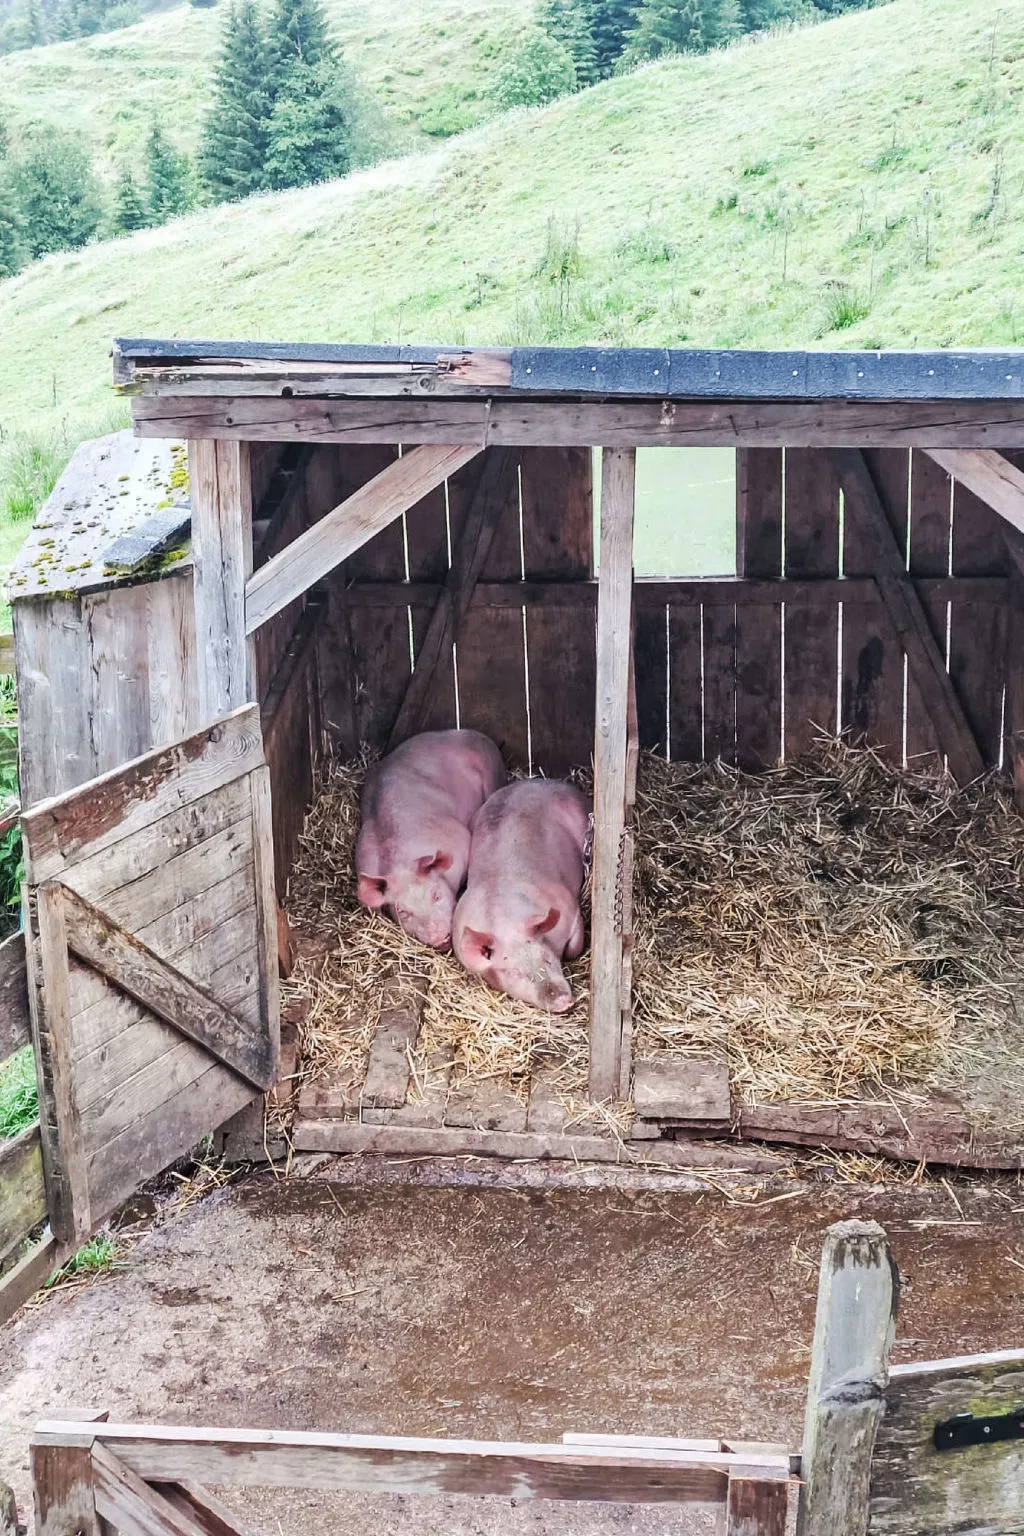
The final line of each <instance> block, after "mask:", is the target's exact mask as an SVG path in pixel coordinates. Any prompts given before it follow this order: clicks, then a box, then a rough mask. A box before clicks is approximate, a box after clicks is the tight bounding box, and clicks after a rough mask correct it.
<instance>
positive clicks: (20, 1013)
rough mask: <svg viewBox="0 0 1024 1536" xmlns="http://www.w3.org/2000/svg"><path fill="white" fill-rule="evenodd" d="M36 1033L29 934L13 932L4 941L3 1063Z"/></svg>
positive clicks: (0, 988) (0, 987) (0, 996)
mask: <svg viewBox="0 0 1024 1536" xmlns="http://www.w3.org/2000/svg"><path fill="white" fill-rule="evenodd" d="M31 1036H32V1021H31V1018H30V1017H29V1011H28V977H27V973H26V971H25V935H24V933H12V934H11V937H10V938H9V939H5V940H4V941H3V943H2V944H0V1066H2V1065H3V1063H4V1062H5V1061H6V1060H7V1058H8V1057H9V1056H13V1055H14V1053H15V1051H20V1050H21V1048H22V1046H24V1045H27V1044H28V1042H29V1040H30V1039H31Z"/></svg>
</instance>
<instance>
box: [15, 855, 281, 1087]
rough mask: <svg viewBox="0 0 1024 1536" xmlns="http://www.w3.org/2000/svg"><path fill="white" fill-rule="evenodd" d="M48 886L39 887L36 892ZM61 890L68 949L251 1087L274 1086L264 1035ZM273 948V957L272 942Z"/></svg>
mask: <svg viewBox="0 0 1024 1536" xmlns="http://www.w3.org/2000/svg"><path fill="white" fill-rule="evenodd" d="M47 889H48V888H47V887H42V888H41V891H40V894H42V891H44V890H47ZM59 893H60V898H61V900H62V902H63V906H64V920H65V926H66V933H67V946H68V949H69V950H71V951H72V952H73V953H74V954H76V955H78V956H79V958H80V959H82V960H85V961H86V962H87V963H88V964H89V965H90V966H92V967H93V968H94V969H95V970H97V971H99V972H100V973H101V975H103V976H106V977H107V978H108V980H110V981H112V982H113V983H114V985H115V986H117V987H119V988H120V990H121V991H122V992H126V993H127V994H128V996H129V997H133V998H134V999H135V1000H136V1002H138V1003H141V1004H142V1006H143V1007H144V1008H147V1009H148V1010H149V1011H150V1013H153V1014H155V1015H156V1017H157V1018H158V1019H163V1020H164V1022H165V1023H167V1024H170V1025H172V1026H173V1028H174V1029H177V1030H179V1031H180V1032H181V1033H182V1034H185V1035H187V1036H188V1037H189V1038H190V1039H191V1040H194V1041H195V1043H196V1044H197V1045H201V1046H203V1048H204V1049H205V1050H207V1051H209V1052H210V1054H211V1055H212V1056H214V1057H216V1059H217V1060H218V1061H220V1062H223V1064H224V1065H225V1066H228V1067H230V1068H231V1069H232V1070H233V1071H234V1072H237V1073H238V1075H239V1076H240V1077H243V1078H245V1079H246V1081H247V1082H249V1083H251V1084H252V1085H253V1087H254V1088H258V1089H265V1088H269V1087H270V1086H271V1085H272V1083H273V1082H274V1080H275V1075H276V1062H275V1060H274V1053H273V1050H272V1047H271V1043H270V1041H269V1040H268V1039H267V1037H266V1035H265V1034H262V1032H261V1033H260V1034H255V1033H254V1032H253V1031H251V1030H250V1029H249V1028H247V1027H246V1025H245V1024H244V1023H243V1022H242V1020H241V1019H238V1018H236V1017H235V1015H234V1014H233V1013H231V1011H230V1010H229V1009H227V1008H225V1007H224V1006H223V1005H222V1004H221V1003H220V1002H218V1001H217V999H216V998H214V997H211V996H209V995H208V994H207V993H205V992H204V991H203V990H202V988H200V987H198V986H196V984H195V982H193V981H192V980H191V979H190V978H189V977H188V976H186V975H184V974H183V973H182V972H181V971H179V970H178V969H177V968H176V967H175V966H173V965H171V964H170V963H169V962H168V961H166V960H164V959H162V958H161V957H160V956H159V955H158V954H156V953H155V952H154V951H153V950H152V949H150V948H149V946H148V945H146V944H144V943H143V942H142V941H141V940H140V939H138V938H136V937H135V936H134V935H133V934H131V933H128V932H127V931H126V930H125V929H124V928H121V927H120V926H119V925H118V924H117V923H114V922H111V920H110V918H108V917H107V916H106V914H105V913H104V912H101V911H100V910H99V908H98V907H94V906H93V905H92V904H91V903H90V902H87V901H85V900H83V898H82V897H81V896H79V895H78V894H77V893H76V892H75V891H72V890H70V889H69V888H68V887H67V886H61V887H59ZM275 937H276V935H275ZM271 953H272V954H274V955H275V956H276V944H275V946H274V948H273V949H272V951H271Z"/></svg>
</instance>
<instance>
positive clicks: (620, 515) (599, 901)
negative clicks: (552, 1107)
mask: <svg viewBox="0 0 1024 1536" xmlns="http://www.w3.org/2000/svg"><path fill="white" fill-rule="evenodd" d="M635 487H636V453H635V451H634V450H633V449H631V448H625V449H620V448H608V449H605V452H604V457H603V460H602V469H601V564H600V574H599V580H598V599H597V697H596V701H595V732H594V864H593V885H592V890H593V896H592V905H591V921H590V1097H591V1098H592V1099H595V1100H604V1099H611V1098H614V1097H616V1096H617V1095H618V1094H619V1092H620V1086H621V1081H622V1078H623V1077H624V1075H625V1073H626V1072H627V1071H628V1063H623V1059H622V1055H623V1053H622V1043H623V1042H622V1035H623V999H622V991H621V987H622V955H623V944H622V938H623V911H622V904H621V900H620V893H621V884H620V880H621V874H622V869H623V862H624V854H625V852H626V842H627V840H628V836H629V829H628V828H627V825H626V811H627V763H626V758H627V747H628V734H629V722H628V712H629V674H630V668H631V665H632V661H631V658H632V602H633V502H634V495H635ZM630 862H631V861H630Z"/></svg>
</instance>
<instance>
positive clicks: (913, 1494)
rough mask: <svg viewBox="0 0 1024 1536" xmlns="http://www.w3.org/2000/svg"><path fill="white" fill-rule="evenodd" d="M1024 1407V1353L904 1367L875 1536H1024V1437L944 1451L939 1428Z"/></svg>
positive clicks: (879, 1444)
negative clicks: (959, 1418)
mask: <svg viewBox="0 0 1024 1536" xmlns="http://www.w3.org/2000/svg"><path fill="white" fill-rule="evenodd" d="M1022 1405H1024V1352H1021V1351H1019V1350H1017V1351H1013V1350H1007V1351H1004V1352H1002V1353H1000V1354H993V1355H979V1356H975V1357H973V1358H971V1357H967V1358H963V1359H957V1360H936V1361H930V1362H928V1363H926V1364H922V1365H901V1366H894V1367H893V1368H892V1370H891V1372H890V1377H889V1385H888V1387H887V1388H886V1392H885V1416H884V1418H883V1419H882V1422H881V1424H880V1425H879V1429H878V1439H877V1441H876V1443H875V1452H874V1456H873V1457H872V1462H871V1490H870V1525H869V1529H870V1531H871V1533H872V1536H918V1533H919V1532H921V1531H927V1532H928V1536H953V1533H957V1536H968V1533H971V1536H976V1533H978V1532H985V1533H986V1536H990V1533H991V1536H1019V1532H1020V1530H1021V1527H1022V1523H1024V1440H1007V1441H1003V1442H1001V1443H999V1444H995V1445H979V1446H967V1447H964V1448H962V1449H958V1450H952V1451H937V1450H936V1449H935V1446H934V1444H933V1442H932V1438H931V1431H932V1430H933V1429H934V1426H935V1425H936V1424H938V1423H941V1422H942V1421H943V1420H945V1419H951V1418H953V1417H954V1416H955V1415H956V1414H958V1413H973V1414H974V1415H975V1416H976V1417H983V1416H986V1415H988V1414H993V1415H998V1414H1004V1413H1012V1412H1014V1411H1015V1410H1017V1409H1018V1408H1020V1407H1021V1406H1022Z"/></svg>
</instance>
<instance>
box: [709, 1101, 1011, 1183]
mask: <svg viewBox="0 0 1024 1536" xmlns="http://www.w3.org/2000/svg"><path fill="white" fill-rule="evenodd" d="M733 1128H734V1130H735V1131H736V1132H737V1134H738V1135H740V1136H742V1137H744V1138H748V1139H750V1140H754V1141H770V1142H780V1143H786V1144H791V1145H794V1146H804V1147H824V1148H831V1149H833V1150H835V1151H837V1152H860V1153H864V1154H867V1155H869V1156H873V1157H891V1158H896V1159H898V1160H901V1161H904V1162H911V1163H920V1162H922V1161H923V1162H925V1163H929V1164H937V1165H940V1166H947V1167H951V1168H959V1167H963V1168H993V1169H996V1168H1005V1169H1019V1168H1022V1167H1024V1145H1022V1144H1021V1143H1020V1142H1019V1141H1015V1140H1013V1139H1011V1138H1006V1137H1004V1136H1002V1135H1001V1134H1000V1133H999V1132H998V1131H995V1132H993V1131H980V1130H977V1129H976V1128H975V1127H973V1126H972V1125H971V1123H970V1121H969V1120H968V1118H967V1116H966V1115H965V1114H964V1112H963V1110H962V1109H961V1108H960V1106H959V1105H956V1104H949V1103H936V1104H935V1105H927V1104H925V1105H923V1106H920V1105H919V1106H917V1107H916V1108H914V1109H911V1108H909V1107H908V1108H907V1110H902V1109H896V1108H894V1107H893V1106H891V1105H889V1104H871V1105H863V1106H860V1107H839V1106H836V1107H829V1106H822V1105H820V1104H800V1103H789V1104H758V1105H740V1106H739V1108H738V1109H737V1110H736V1111H735V1114H734V1117H733Z"/></svg>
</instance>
